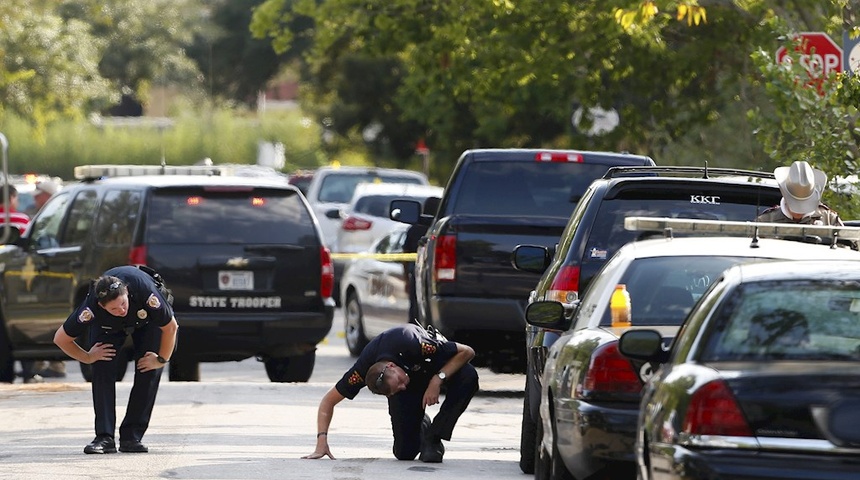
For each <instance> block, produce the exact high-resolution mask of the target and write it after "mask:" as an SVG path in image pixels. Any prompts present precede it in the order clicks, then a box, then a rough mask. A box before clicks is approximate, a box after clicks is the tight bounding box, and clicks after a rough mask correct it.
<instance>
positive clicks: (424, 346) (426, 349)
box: [421, 342, 436, 357]
mask: <svg viewBox="0 0 860 480" xmlns="http://www.w3.org/2000/svg"><path fill="white" fill-rule="evenodd" d="M434 353H436V345H433V344H431V343H424V342H421V354H422V355H424V356H425V357H429V356H430V355H433V354H434Z"/></svg>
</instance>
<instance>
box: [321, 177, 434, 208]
mask: <svg viewBox="0 0 860 480" xmlns="http://www.w3.org/2000/svg"><path fill="white" fill-rule="evenodd" d="M359 183H411V184H413V185H423V184H424V182H422V181H421V179H420V178H418V177H414V176H411V175H397V174H395V173H379V172H367V173H351V172H342V173H329V174H328V175H326V176H325V178H323V180H322V184H321V185H320V192H319V201H320V202H335V203H349V201H350V200H352V195H353V194H354V193H355V187H357V186H358V184H359Z"/></svg>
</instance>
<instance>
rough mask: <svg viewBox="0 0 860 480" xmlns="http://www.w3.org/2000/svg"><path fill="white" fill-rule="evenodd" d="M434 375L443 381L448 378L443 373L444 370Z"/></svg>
mask: <svg viewBox="0 0 860 480" xmlns="http://www.w3.org/2000/svg"><path fill="white" fill-rule="evenodd" d="M436 376H437V377H439V380H442V381H443V382H444V381H445V379H446V378H448V375H445V372H439V373H437V374H436Z"/></svg>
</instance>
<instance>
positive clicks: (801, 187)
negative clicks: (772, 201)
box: [757, 161, 842, 225]
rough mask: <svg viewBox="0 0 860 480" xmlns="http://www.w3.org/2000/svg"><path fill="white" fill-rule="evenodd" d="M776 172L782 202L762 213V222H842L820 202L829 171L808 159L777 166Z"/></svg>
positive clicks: (818, 223)
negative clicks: (810, 163) (813, 165)
mask: <svg viewBox="0 0 860 480" xmlns="http://www.w3.org/2000/svg"><path fill="white" fill-rule="evenodd" d="M773 174H774V176H775V177H776V181H777V183H779V190H780V191H781V192H782V201H780V202H779V205H776V206H773V207H771V208H768V209H767V210H765V211H764V212H762V214H761V215H759V216H758V218H757V220H758V221H759V222H768V223H803V224H809V225H842V220H841V219H840V218H839V214H837V213H836V212H835V211H833V210H831V209H830V207H828V206H827V205H825V204H823V203H821V193H822V192H823V191H824V186H825V185H826V184H827V174H825V173H824V172H822V171H821V170H818V169H815V168H812V167H811V166H810V165H809V163H808V162H805V161H797V162H794V163H792V164H791V166H790V167H777V168H776V169H775V170H774V171H773Z"/></svg>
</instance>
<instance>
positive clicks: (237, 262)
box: [227, 257, 248, 268]
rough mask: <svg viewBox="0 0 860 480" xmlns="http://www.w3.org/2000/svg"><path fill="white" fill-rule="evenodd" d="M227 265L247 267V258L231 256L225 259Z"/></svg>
mask: <svg viewBox="0 0 860 480" xmlns="http://www.w3.org/2000/svg"><path fill="white" fill-rule="evenodd" d="M227 266H228V267H237V268H238V267H247V266H248V259H247V258H242V257H235V258H231V259H230V260H227Z"/></svg>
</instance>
